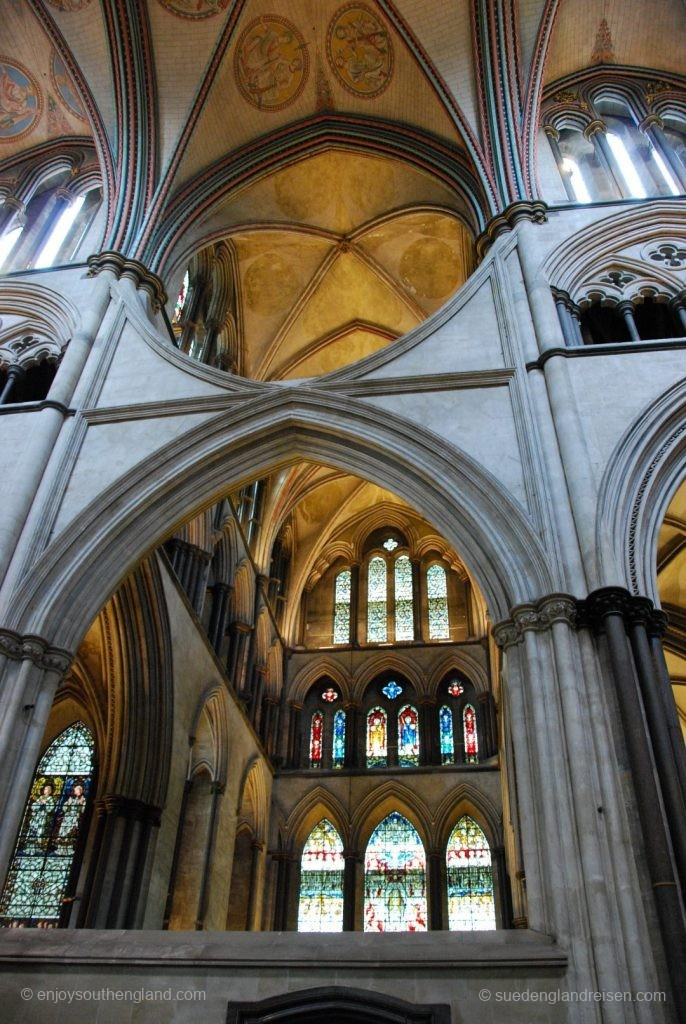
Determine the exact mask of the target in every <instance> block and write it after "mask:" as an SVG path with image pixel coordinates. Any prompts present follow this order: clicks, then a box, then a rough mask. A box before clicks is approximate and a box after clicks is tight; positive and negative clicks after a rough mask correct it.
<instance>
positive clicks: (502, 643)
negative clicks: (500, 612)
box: [493, 594, 577, 649]
mask: <svg viewBox="0 0 686 1024" xmlns="http://www.w3.org/2000/svg"><path fill="white" fill-rule="evenodd" d="M510 614H511V618H509V619H505V620H504V621H503V622H498V623H496V625H495V626H494V627H493V636H494V638H495V642H496V643H497V645H498V647H501V648H503V649H505V648H507V647H512V646H513V645H514V644H518V643H521V642H522V640H523V639H524V634H525V633H526V632H528V631H529V630H533V631H534V632H537V633H542V632H545V631H546V630H548V629H550V627H551V626H552V625H553V623H554V622H566V623H567V625H569V626H574V625H576V614H577V602H576V599H575V598H573V597H571V596H570V595H569V594H548V595H547V596H546V597H542V598H540V600H538V601H536V602H535V603H531V604H520V605H517V606H516V607H515V608H513V609H512V611H511V613H510Z"/></svg>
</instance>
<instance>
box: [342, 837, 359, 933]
mask: <svg viewBox="0 0 686 1024" xmlns="http://www.w3.org/2000/svg"><path fill="white" fill-rule="evenodd" d="M343 859H344V861H345V867H344V869H343V931H344V932H353V931H355V924H356V920H355V919H356V917H357V914H356V910H357V906H356V903H357V865H358V864H359V863H360V856H359V854H358V852H357V850H344V851H343Z"/></svg>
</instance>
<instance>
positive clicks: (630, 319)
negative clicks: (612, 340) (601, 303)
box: [617, 300, 641, 341]
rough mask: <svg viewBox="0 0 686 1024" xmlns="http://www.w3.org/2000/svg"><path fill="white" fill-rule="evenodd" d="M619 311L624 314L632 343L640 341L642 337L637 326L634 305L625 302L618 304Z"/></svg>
mask: <svg viewBox="0 0 686 1024" xmlns="http://www.w3.org/2000/svg"><path fill="white" fill-rule="evenodd" d="M617 311H618V312H619V313H621V314H622V318H623V320H624V323H625V324H626V329H627V331H628V332H629V337H630V338H631V340H632V341H640V340H641V335H640V334H639V333H638V327H637V326H636V320H635V319H634V304H633V302H629V301H628V300H625V301H624V302H619V303H618V304H617Z"/></svg>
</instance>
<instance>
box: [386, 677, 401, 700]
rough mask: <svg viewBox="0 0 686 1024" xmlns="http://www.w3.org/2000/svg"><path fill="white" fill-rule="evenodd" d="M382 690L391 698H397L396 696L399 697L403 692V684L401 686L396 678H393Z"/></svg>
mask: <svg viewBox="0 0 686 1024" xmlns="http://www.w3.org/2000/svg"><path fill="white" fill-rule="evenodd" d="M381 692H382V693H384V694H385V695H386V696H387V697H388V699H389V700H395V698H396V697H399V696H400V694H401V693H402V692H403V688H402V686H399V685H398V683H396V681H395V680H394V679H391V681H390V683H386V685H385V686H383V687H382V688H381Z"/></svg>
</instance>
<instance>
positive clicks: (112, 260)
mask: <svg viewBox="0 0 686 1024" xmlns="http://www.w3.org/2000/svg"><path fill="white" fill-rule="evenodd" d="M87 263H88V276H89V277H95V276H96V275H97V274H99V273H100V272H101V271H103V270H109V271H110V272H111V273H112V274H114V276H115V277H116V279H117V280H120V278H122V277H124V278H128V279H129V280H130V281H133V283H134V284H135V286H136V288H142V289H143V291H145V292H147V293H148V295H149V296H150V298H151V300H152V308H153V310H154V312H155V313H157V312H159V310H160V309H161V308H162V306H165V305H166V303H167V301H168V298H169V297H168V295H167V293H166V291H165V290H164V286H163V284H162V281H161V280H160V278H159V277H158V276H157V274H153V272H152V271H151V270H148V268H147V267H146V266H145V265H144V264H143V263H140V262H139V261H138V260H130V259H127V257H126V256H122V255H121V253H118V252H113V251H106V252H100V253H95V254H94V255H93V256H89V257H88V260H87Z"/></svg>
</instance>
